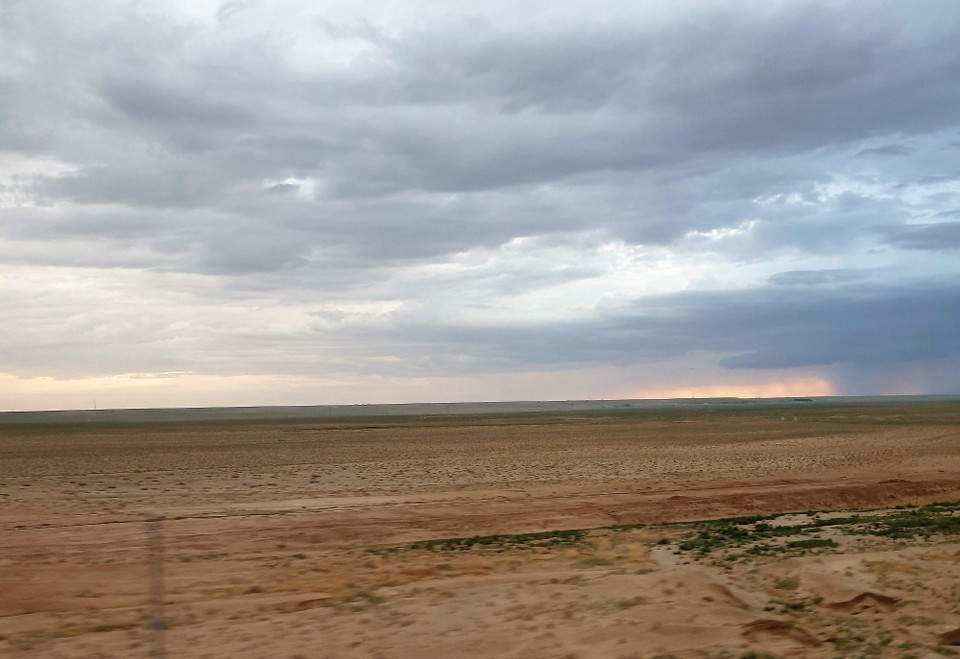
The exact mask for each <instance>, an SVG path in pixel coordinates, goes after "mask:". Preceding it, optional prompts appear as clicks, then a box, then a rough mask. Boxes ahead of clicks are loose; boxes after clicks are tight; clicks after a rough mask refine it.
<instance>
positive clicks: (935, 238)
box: [884, 222, 960, 250]
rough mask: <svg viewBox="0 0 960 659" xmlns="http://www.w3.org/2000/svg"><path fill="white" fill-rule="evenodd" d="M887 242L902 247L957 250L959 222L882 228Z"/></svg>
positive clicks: (959, 230) (959, 231)
mask: <svg viewBox="0 0 960 659" xmlns="http://www.w3.org/2000/svg"><path fill="white" fill-rule="evenodd" d="M884 233H885V234H886V235H885V240H886V242H887V243H888V244H891V245H895V246H897V247H900V248H903V249H920V250H957V249H960V222H939V223H937V224H911V225H905V226H899V227H890V228H887V229H885V230H884Z"/></svg>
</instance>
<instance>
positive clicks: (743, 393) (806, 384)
mask: <svg viewBox="0 0 960 659" xmlns="http://www.w3.org/2000/svg"><path fill="white" fill-rule="evenodd" d="M833 395H835V389H834V386H833V383H832V382H830V381H829V380H826V379H824V378H816V377H809V378H797V379H793V380H785V381H780V382H764V383H754V384H709V385H695V386H692V387H683V388H680V387H671V388H669V389H637V390H633V391H630V392H625V393H624V395H623V397H624V398H790V397H794V396H833Z"/></svg>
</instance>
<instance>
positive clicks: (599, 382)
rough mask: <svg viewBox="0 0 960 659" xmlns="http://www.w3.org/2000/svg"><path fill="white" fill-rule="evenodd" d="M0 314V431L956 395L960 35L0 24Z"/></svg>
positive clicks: (887, 29) (499, 11)
mask: <svg viewBox="0 0 960 659" xmlns="http://www.w3.org/2000/svg"><path fill="white" fill-rule="evenodd" d="M598 4H599V5H600V8H598V7H597V5H598ZM0 305H2V306H0V308H2V309H3V313H2V314H0V336H2V337H3V338H2V341H0V409H39V408H83V407H91V406H92V405H93V401H94V400H97V401H98V403H97V404H98V405H99V406H100V407H144V406H150V407H153V406H205V405H250V404H323V403H355V402H412V401H448V400H516V399H567V398H621V397H664V396H689V395H691V394H694V395H745V396H747V395H823V394H896V393H957V392H960V11H958V10H957V5H956V2H955V0H944V1H942V2H940V1H936V0H919V1H917V2H909V3H906V2H901V1H896V2H884V1H876V2H870V3H863V2H801V1H790V2H777V1H771V0H764V1H756V2H748V1H742V2H717V1H710V2H681V3H666V2H652V1H651V2H638V1H637V0H631V1H630V2H606V3H595V2H589V3H588V2H577V1H566V2H554V1H551V2H538V1H529V2H524V3H520V4H518V3H516V2H500V1H498V0H484V1H483V2H456V1H454V2H435V1H431V2H420V1H410V0H407V1H405V2H402V3H397V2H389V1H384V2H374V1H367V0H349V1H344V2H332V1H331V2H310V1H306V0H303V1H300V2H297V1H291V2H285V1H275V2H268V1H263V2H255V1H253V0H251V1H249V2H242V1H239V2H198V1H197V0H182V1H180V2H153V1H149V2H147V1H144V2H121V1H108V0H101V1H90V2H77V1H66V0H64V1H62V2H58V1H55V0H45V1H43V2H36V1H34V0H22V1H20V0H5V1H4V2H3V3H2V5H0Z"/></svg>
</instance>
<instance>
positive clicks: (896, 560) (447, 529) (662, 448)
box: [0, 401, 960, 659]
mask: <svg viewBox="0 0 960 659" xmlns="http://www.w3.org/2000/svg"><path fill="white" fill-rule="evenodd" d="M104 419H105V420H104ZM934 502H938V504H939V505H934V506H931V505H929V504H932V503H934ZM954 502H960V404H957V403H956V402H931V403H915V402H909V403H906V402H904V403H897V402H889V401H888V402H884V403H882V404H881V403H876V404H865V403H857V404H852V403H848V404H841V403H836V402H831V403H829V404H821V403H818V402H784V403H783V404H781V405H773V404H768V405H757V406H749V405H724V406H707V405H702V406H693V405H691V406H688V407H677V408H669V409H613V408H611V409H603V410H596V411H589V410H581V411H575V412H566V413H562V412H549V411H541V412H528V413H497V414H450V415H422V416H415V415H406V416H377V417H367V418H364V417H352V418H346V417H343V418H337V417H334V416H330V417H323V418H321V417H316V418H296V419H291V420H283V419H278V418H270V419H261V420H258V419H256V418H248V419H229V420H217V419H215V418H209V419H199V420H180V421H177V420H166V421H164V420H141V421H137V420H136V419H131V418H127V417H124V418H123V419H119V420H117V419H111V418H110V417H108V416H99V417H98V416H96V415H90V416H88V417H86V418H84V419H79V420H78V419H77V418H73V417H69V418H67V417H57V416H56V415H51V416H50V417H49V418H35V417H29V418H27V417H10V418H7V419H4V420H2V422H0V656H4V657H6V656H9V657H44V658H47V657H147V656H150V655H151V653H153V652H155V647H156V646H155V645H154V644H155V643H156V642H157V640H158V637H159V638H161V640H162V642H163V644H164V646H165V647H164V651H165V653H166V655H167V656H169V657H271V658H272V657H290V658H292V657H309V658H314V657H330V658H335V657H336V658H339V657H371V658H373V657H383V658H392V657H397V658H406V657H409V658H413V657H438V658H440V657H442V658H447V657H517V658H520V657H558V658H560V657H580V658H583V659H586V658H590V657H612V658H617V657H622V658H627V657H656V656H661V657H667V656H674V657H748V656H753V657H759V656H795V657H834V656H844V657H845V656H889V657H909V656H913V657H928V656H929V657H933V656H951V655H960V645H956V646H955V645H954V644H955V643H956V644H960V516H958V511H960V508H958V506H957V505H955V504H954ZM151 510H152V511H155V512H159V513H162V515H163V520H162V522H160V523H159V525H160V528H159V532H160V534H161V537H162V543H163V547H162V551H163V557H164V560H163V562H162V567H163V572H164V574H163V576H164V586H165V593H164V597H163V600H164V605H163V625H162V626H163V627H164V628H165V629H164V630H163V631H162V634H158V633H157V632H156V630H152V629H150V624H151V607H150V598H151V594H150V584H151V581H150V574H151V572H150V568H151V560H150V556H151V554H150V551H151V547H150V545H149V543H148V533H147V531H148V524H147V522H146V519H147V516H148V514H150V513H148V512H147V511H151ZM731 518H736V519H731ZM710 520H712V521H710ZM155 528H156V527H155Z"/></svg>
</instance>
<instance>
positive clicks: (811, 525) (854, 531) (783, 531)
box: [370, 502, 960, 566]
mask: <svg viewBox="0 0 960 659" xmlns="http://www.w3.org/2000/svg"><path fill="white" fill-rule="evenodd" d="M821 515H822V514H821V513H816V512H813V511H808V512H806V513H790V514H773V515H751V516H746V517H730V518H725V519H716V520H709V521H704V522H681V523H671V524H661V525H657V526H655V527H653V528H654V529H656V530H659V531H663V532H665V533H667V534H668V535H664V536H662V537H660V538H659V539H658V540H657V542H656V544H657V545H660V546H666V545H669V544H672V543H673V542H676V547H677V552H680V553H682V552H689V553H691V554H693V555H694V557H696V558H706V557H711V556H714V552H723V555H722V556H719V557H718V558H719V559H720V560H722V561H724V562H727V563H732V562H735V561H738V560H742V559H748V558H750V557H753V556H771V555H778V554H788V555H797V554H804V553H807V552H810V551H830V550H833V549H837V548H838V547H840V543H838V542H837V540H835V539H834V538H838V537H840V536H849V537H854V536H873V537H878V538H889V539H892V540H903V539H914V538H921V539H930V538H932V537H935V536H952V535H960V502H958V503H935V504H931V505H927V506H920V507H917V508H898V509H894V510H890V511H863V512H857V513H853V514H850V515H846V516H843V517H825V516H821ZM788 518H792V519H789V521H788ZM778 522H779V523H778ZM639 528H644V525H643V524H614V525H610V526H603V527H598V528H594V529H563V530H558V531H542V532H539V533H518V534H499V535H483V536H470V537H465V538H438V539H432V540H422V541H420V542H413V543H410V544H407V545H402V546H400V547H391V548H386V549H384V548H380V549H372V550H370V551H372V552H374V553H383V552H388V553H392V552H396V551H400V550H427V551H458V552H464V551H474V550H477V551H493V552H502V551H507V550H529V549H549V548H554V547H559V546H574V545H577V544H580V543H583V542H584V541H585V540H586V539H587V537H588V534H589V533H590V532H591V531H613V532H624V531H630V530H633V529H639ZM677 531H681V532H683V535H682V536H681V537H680V538H679V539H677ZM671 532H672V533H671ZM825 533H830V534H831V535H832V536H833V537H823V535H824V534H825ZM796 536H808V537H802V538H798V539H792V538H795V537H796ZM734 549H737V550H739V551H732V550H734ZM589 560H590V559H587V560H586V561H585V562H584V565H585V566H586V565H587V564H588V562H589ZM600 564H601V563H600V562H596V565H600ZM603 564H609V561H604V562H603Z"/></svg>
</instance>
